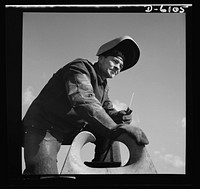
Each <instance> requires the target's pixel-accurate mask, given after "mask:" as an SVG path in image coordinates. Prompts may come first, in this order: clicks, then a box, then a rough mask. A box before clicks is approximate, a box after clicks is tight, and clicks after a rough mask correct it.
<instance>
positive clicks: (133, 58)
mask: <svg viewBox="0 0 200 189" xmlns="http://www.w3.org/2000/svg"><path fill="white" fill-rule="evenodd" d="M113 50H117V51H119V52H121V53H122V55H123V56H124V57H125V58H124V66H123V68H122V70H121V71H124V70H127V69H129V68H131V67H133V66H134V65H135V64H136V63H137V61H138V59H139V56H140V50H139V47H138V45H137V44H136V42H135V41H134V40H133V39H132V38H131V37H129V36H123V37H119V38H116V39H113V40H111V41H109V42H107V43H105V44H103V45H102V46H101V47H100V48H99V50H98V51H97V54H96V55H97V56H100V55H104V54H107V53H106V52H107V51H108V52H112V51H113Z"/></svg>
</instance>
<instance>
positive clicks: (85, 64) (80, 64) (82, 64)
mask: <svg viewBox="0 0 200 189" xmlns="http://www.w3.org/2000/svg"><path fill="white" fill-rule="evenodd" d="M69 66H70V67H71V68H72V67H74V68H78V69H84V70H85V69H86V70H88V71H89V72H92V73H93V72H95V69H94V64H92V63H91V62H90V61H89V60H87V59H83V58H77V59H75V60H73V61H72V62H70V63H69Z"/></svg>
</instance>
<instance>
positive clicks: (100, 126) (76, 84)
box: [23, 59, 118, 144]
mask: <svg viewBox="0 0 200 189" xmlns="http://www.w3.org/2000/svg"><path fill="white" fill-rule="evenodd" d="M99 73H100V71H99V69H98V63H95V64H94V65H93V64H92V63H91V62H89V61H88V60H86V59H76V60H74V61H72V62H70V63H68V64H66V65H65V66H64V67H62V68H61V69H59V70H58V71H57V72H56V73H55V74H53V76H52V77H51V79H50V80H49V81H48V83H47V84H46V85H45V86H44V88H43V89H42V90H41V92H40V93H39V95H38V96H37V97H36V99H35V100H34V101H33V102H32V104H31V105H30V107H29V109H28V111H27V112H26V115H25V116H24V118H23V124H24V125H25V126H27V125H34V126H35V127H37V128H38V129H51V130H53V131H55V132H56V133H60V134H61V135H64V136H65V138H66V139H65V143H66V144H70V143H71V142H72V140H73V138H74V137H75V136H76V135H77V134H78V132H80V131H81V130H82V129H83V127H84V126H85V125H87V124H89V125H90V127H92V130H93V131H94V133H95V132H96V133H97V134H100V135H102V136H104V137H106V136H107V135H108V134H109V132H108V131H110V130H111V129H113V128H115V127H116V122H115V121H114V120H115V119H116V117H117V113H118V112H117V111H116V110H115V109H114V108H113V105H112V102H111V101H110V100H109V97H108V90H109V88H108V85H107V80H102V78H101V77H100V74H99Z"/></svg>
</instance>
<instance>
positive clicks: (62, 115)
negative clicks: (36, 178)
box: [23, 36, 148, 174]
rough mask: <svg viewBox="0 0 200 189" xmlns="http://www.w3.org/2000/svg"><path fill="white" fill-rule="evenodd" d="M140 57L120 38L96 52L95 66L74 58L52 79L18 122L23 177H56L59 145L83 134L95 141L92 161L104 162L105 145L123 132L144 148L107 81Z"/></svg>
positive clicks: (133, 45)
mask: <svg viewBox="0 0 200 189" xmlns="http://www.w3.org/2000/svg"><path fill="white" fill-rule="evenodd" d="M139 55H140V51H139V48H138V46H137V44H136V43H135V42H134V40H133V39H132V38H131V37H129V36H124V37H119V38H116V39H114V40H112V41H109V42H108V43H106V44H104V45H102V46H101V47H100V48H99V50H98V52H97V56H98V62H97V63H95V64H94V65H93V64H92V63H90V62H89V61H88V60H86V59H76V60H74V61H72V62H70V63H68V64H66V65H65V66H64V67H63V68H61V69H60V70H58V71H57V72H56V73H55V74H54V75H53V77H52V78H51V79H50V80H49V82H48V83H47V84H46V85H45V87H44V88H43V89H42V91H41V92H40V94H39V95H38V97H37V98H36V99H35V100H34V101H33V103H32V104H31V106H30V107H29V109H28V111H27V113H26V115H25V117H24V119H23V126H24V159H25V164H26V169H25V171H24V174H57V173H58V169H57V154H58V152H59V149H60V146H61V144H71V142H72V140H73V138H74V137H75V136H76V135H77V134H78V133H79V132H81V131H82V130H88V131H91V132H92V133H93V134H94V135H95V136H96V138H97V140H96V149H95V158H94V160H93V161H103V157H104V156H105V153H106V151H107V149H108V147H109V145H110V143H111V142H112V141H113V140H114V139H115V138H116V137H117V136H118V135H119V134H121V133H122V132H128V133H129V134H130V135H131V136H132V137H133V138H134V139H135V140H136V142H137V143H138V144H140V145H145V144H148V139H147V138H146V136H145V134H144V133H143V131H142V130H141V129H139V128H137V127H134V126H131V125H129V124H130V122H131V119H132V117H131V111H129V112H128V111H125V110H123V111H119V112H118V111H116V110H115V109H114V108H113V105H112V102H111V101H110V100H109V97H108V85H107V80H106V79H108V78H114V77H115V76H116V75H118V74H119V73H120V72H122V71H125V70H127V69H129V68H131V67H132V66H134V65H135V64H136V63H137V61H138V59H139Z"/></svg>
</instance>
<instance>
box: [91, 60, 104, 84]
mask: <svg viewBox="0 0 200 189" xmlns="http://www.w3.org/2000/svg"><path fill="white" fill-rule="evenodd" d="M94 69H95V71H96V73H97V78H98V82H99V83H101V84H104V85H106V84H107V80H106V79H104V80H103V79H102V77H101V71H100V69H99V64H98V62H96V63H95V64H94Z"/></svg>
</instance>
